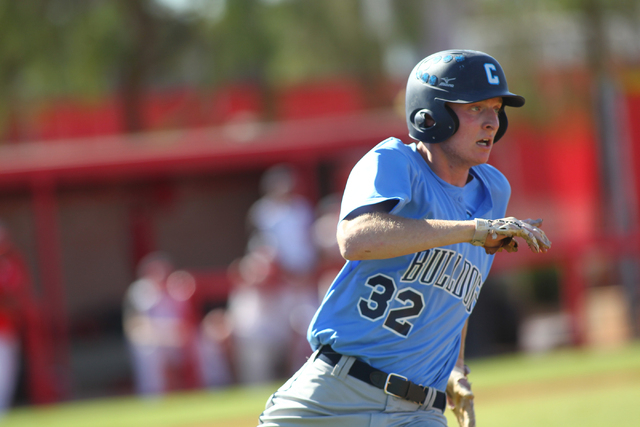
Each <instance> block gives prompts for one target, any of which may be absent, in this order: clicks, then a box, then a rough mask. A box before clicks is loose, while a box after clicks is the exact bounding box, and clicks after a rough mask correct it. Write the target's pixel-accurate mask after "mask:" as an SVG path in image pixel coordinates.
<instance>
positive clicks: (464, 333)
mask: <svg viewBox="0 0 640 427" xmlns="http://www.w3.org/2000/svg"><path fill="white" fill-rule="evenodd" d="M468 327H469V319H467V321H466V322H465V323H464V327H463V328H462V333H461V334H460V353H459V354H458V360H457V361H456V367H457V368H460V369H462V370H463V371H464V348H465V341H466V340H467V328H468Z"/></svg>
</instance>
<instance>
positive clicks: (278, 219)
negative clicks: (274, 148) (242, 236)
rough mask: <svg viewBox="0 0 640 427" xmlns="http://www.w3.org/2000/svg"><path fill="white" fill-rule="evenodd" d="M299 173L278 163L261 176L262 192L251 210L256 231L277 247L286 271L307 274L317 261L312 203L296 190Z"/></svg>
mask: <svg viewBox="0 0 640 427" xmlns="http://www.w3.org/2000/svg"><path fill="white" fill-rule="evenodd" d="M297 179H298V178H297V176H296V173H295V171H294V170H293V169H292V168H291V167H290V166H289V165H276V166H273V167H272V168H270V169H268V170H267V171H266V172H265V173H264V175H263V176H262V179H261V182H260V186H261V190H262V193H263V196H262V198H261V199H259V200H258V201H257V202H256V203H254V205H253V206H252V207H251V209H250V211H249V218H248V219H249V223H250V226H251V227H252V228H253V230H254V232H255V233H257V234H258V235H260V236H261V239H263V240H264V241H266V243H267V244H268V245H270V246H271V247H273V248H274V249H275V258H276V261H277V262H278V264H279V265H280V267H281V268H282V270H283V273H285V274H292V275H296V276H302V277H308V276H309V275H310V274H312V273H313V271H314V268H315V263H316V249H315V246H314V244H313V239H312V238H311V226H312V224H313V221H314V212H313V205H312V204H311V203H310V202H309V201H308V200H307V199H306V198H304V197H303V196H301V195H300V194H298V193H296V187H297V184H298V182H297Z"/></svg>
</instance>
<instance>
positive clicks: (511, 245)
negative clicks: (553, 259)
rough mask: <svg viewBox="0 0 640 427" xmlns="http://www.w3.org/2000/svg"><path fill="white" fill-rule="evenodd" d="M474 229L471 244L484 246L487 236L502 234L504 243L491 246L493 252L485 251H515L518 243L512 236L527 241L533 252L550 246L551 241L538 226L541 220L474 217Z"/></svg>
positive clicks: (493, 236)
mask: <svg viewBox="0 0 640 427" xmlns="http://www.w3.org/2000/svg"><path fill="white" fill-rule="evenodd" d="M475 223H476V231H475V233H474V234H473V238H472V239H471V244H472V245H475V246H485V244H486V242H487V237H488V236H489V235H491V237H492V238H493V239H497V238H498V236H504V237H506V238H505V239H503V240H505V245H503V246H499V247H497V248H493V249H494V250H493V252H491V251H490V250H487V253H495V252H499V251H500V250H501V249H505V250H507V252H516V251H517V250H518V245H517V243H515V241H514V240H513V238H514V237H521V238H523V239H524V240H525V242H527V245H529V248H530V249H531V251H533V252H540V251H541V250H542V251H545V252H546V250H547V249H549V248H550V247H551V241H550V240H549V239H548V238H547V236H546V235H545V234H544V231H542V230H541V229H539V228H538V226H539V225H541V224H542V220H540V219H538V220H531V219H526V220H524V221H521V220H519V219H517V218H514V217H508V218H501V219H481V218H476V219H475Z"/></svg>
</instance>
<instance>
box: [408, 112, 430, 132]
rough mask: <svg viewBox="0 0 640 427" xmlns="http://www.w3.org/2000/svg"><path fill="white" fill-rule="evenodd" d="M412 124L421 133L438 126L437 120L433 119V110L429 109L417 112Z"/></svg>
mask: <svg viewBox="0 0 640 427" xmlns="http://www.w3.org/2000/svg"><path fill="white" fill-rule="evenodd" d="M411 122H412V124H413V126H414V127H415V128H416V129H418V130H419V131H421V132H423V131H425V130H427V129H431V128H433V127H434V126H435V125H436V120H435V119H434V118H433V113H432V112H431V110H427V109H422V110H418V111H416V112H415V114H414V115H413V118H412V120H411Z"/></svg>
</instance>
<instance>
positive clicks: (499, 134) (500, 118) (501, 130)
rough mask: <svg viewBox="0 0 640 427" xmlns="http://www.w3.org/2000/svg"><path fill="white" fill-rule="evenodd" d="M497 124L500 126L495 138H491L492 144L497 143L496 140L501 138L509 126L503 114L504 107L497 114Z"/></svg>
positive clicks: (505, 114) (505, 115)
mask: <svg viewBox="0 0 640 427" xmlns="http://www.w3.org/2000/svg"><path fill="white" fill-rule="evenodd" d="M498 123H499V124H500V126H499V127H498V131H497V132H496V136H495V137H494V138H493V142H494V143H495V142H498V140H499V139H500V138H502V136H503V135H504V134H505V132H506V131H507V126H509V120H507V113H505V111H504V105H503V106H502V108H501V109H500V112H499V113H498Z"/></svg>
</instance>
